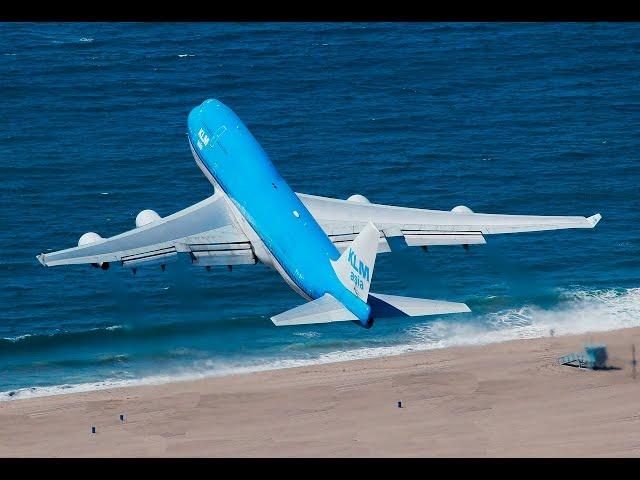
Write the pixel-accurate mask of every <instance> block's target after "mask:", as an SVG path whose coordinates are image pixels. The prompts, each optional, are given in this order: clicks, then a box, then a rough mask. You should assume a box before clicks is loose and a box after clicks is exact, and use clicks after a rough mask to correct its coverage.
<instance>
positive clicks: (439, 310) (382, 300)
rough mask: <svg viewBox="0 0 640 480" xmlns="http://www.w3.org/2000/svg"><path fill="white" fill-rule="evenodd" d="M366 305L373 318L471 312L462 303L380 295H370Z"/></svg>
mask: <svg viewBox="0 0 640 480" xmlns="http://www.w3.org/2000/svg"><path fill="white" fill-rule="evenodd" d="M367 303H368V304H369V305H370V306H371V313H372V315H373V317H374V318H384V317H418V316H422V315H442V314H445V313H466V312H470V311H471V310H470V309H469V307H467V305H466V304H464V303H456V302H445V301H443V300H427V299H426V298H413V297H401V296H399V295H383V294H381V293H370V294H369V298H368V300H367Z"/></svg>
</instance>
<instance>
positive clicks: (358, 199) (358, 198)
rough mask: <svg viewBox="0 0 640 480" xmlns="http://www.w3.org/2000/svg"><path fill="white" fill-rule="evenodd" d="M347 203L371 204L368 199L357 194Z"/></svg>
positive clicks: (348, 199)
mask: <svg viewBox="0 0 640 480" xmlns="http://www.w3.org/2000/svg"><path fill="white" fill-rule="evenodd" d="M347 202H356V203H371V202H370V201H369V199H368V198H367V197H365V196H364V195H360V194H358V193H356V194H355V195H351V196H350V197H349V198H347Z"/></svg>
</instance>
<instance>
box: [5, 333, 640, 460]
mask: <svg viewBox="0 0 640 480" xmlns="http://www.w3.org/2000/svg"><path fill="white" fill-rule="evenodd" d="M591 340H594V341H596V342H604V343H606V344H607V346H608V350H609V356H610V359H611V362H610V363H612V364H614V365H617V366H619V367H621V368H620V369H619V370H607V371H589V370H580V369H577V368H571V367H566V366H559V365H556V364H555V363H554V362H555V359H556V357H558V356H559V355H562V354H564V353H568V352H571V351H578V350H581V349H582V347H583V345H584V344H585V343H588V342H589V341H591ZM634 342H635V343H636V344H638V345H640V328H633V329H625V330H617V331H612V332H606V333H597V334H591V335H579V336H562V337H552V338H541V339H531V340H517V341H511V342H505V343H500V344H492V345H485V346H475V347H459V348H449V349H442V350H432V351H427V352H419V353H411V354H405V355H399V356H393V357H384V358H376V359H369V360H358V361H350V362H342V363H334V364H326V365H317V366H308V367H298V368H291V369H285V370H276V371H269V372H259V373H251V374H242V375H231V376H227V377H218V378H209V379H203V380H196V381H185V382H177V383H172V384H166V385H158V386H139V387H128V388H118V389H112V390H102V391H94V392H87V393H74V394H69V395H59V396H52V397H42V398H31V399H20V400H13V401H8V402H2V403H0V455H1V456H65V457H67V456H133V457H139V456H340V457H352V456H358V457H360V456H364V457H373V456H394V457H395V456H429V457H434V456H435V457H441V456H474V457H477V456H478V457H485V456H492V457H494V456H545V457H547V456H580V457H582V456H638V455H640V403H639V402H638V401H637V400H638V398H639V395H640V378H639V379H638V380H634V379H633V378H632V374H631V367H630V360H631V344H632V343H634ZM398 401H402V405H403V408H398V406H397V402H398ZM120 414H125V415H126V420H125V422H121V421H120V419H119V415H120ZM91 426H95V427H96V433H95V434H92V433H91Z"/></svg>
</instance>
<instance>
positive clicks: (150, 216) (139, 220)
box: [136, 210, 162, 228]
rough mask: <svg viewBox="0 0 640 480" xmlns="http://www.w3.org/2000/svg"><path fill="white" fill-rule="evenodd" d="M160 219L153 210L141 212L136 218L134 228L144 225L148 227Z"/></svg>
mask: <svg viewBox="0 0 640 480" xmlns="http://www.w3.org/2000/svg"><path fill="white" fill-rule="evenodd" d="M161 218H162V217H161V216H160V215H158V214H157V213H156V212H155V211H154V210H142V211H141V212H140V213H139V214H138V215H137V216H136V227H137V228H140V227H144V226H145V225H149V224H150V223H152V222H155V221H157V220H160V219H161Z"/></svg>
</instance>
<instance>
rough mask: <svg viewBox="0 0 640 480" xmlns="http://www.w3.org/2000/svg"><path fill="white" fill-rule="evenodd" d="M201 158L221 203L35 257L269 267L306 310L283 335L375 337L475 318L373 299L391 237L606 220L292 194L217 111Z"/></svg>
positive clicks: (445, 236) (197, 116)
mask: <svg viewBox="0 0 640 480" xmlns="http://www.w3.org/2000/svg"><path fill="white" fill-rule="evenodd" d="M187 123H188V133H187V139H188V142H189V147H190V149H191V153H192V154H193V157H194V159H195V161H196V163H197V165H198V167H200V169H201V170H202V172H203V174H204V175H205V177H206V178H207V179H208V180H209V182H211V184H212V185H213V189H214V193H213V195H212V196H210V197H209V198H206V199H204V200H202V201H201V202H199V203H196V204H194V205H192V206H190V207H188V208H185V209H184V210H180V211H179V212H176V213H174V214H172V215H169V216H167V217H164V218H163V217H160V216H159V215H158V214H157V213H156V212H155V211H153V210H142V211H141V212H140V213H139V214H138V215H137V216H136V220H135V225H136V228H134V229H132V230H129V231H127V232H124V233H121V234H119V235H115V236H113V237H110V238H102V237H101V236H100V235H98V234H97V233H95V232H88V233H85V234H84V235H82V236H81V237H80V239H79V240H78V245H77V246H76V247H73V248H68V249H65V250H60V251H56V252H51V253H42V254H40V255H37V259H38V260H39V261H40V263H41V264H42V265H45V266H54V265H68V264H84V263H87V264H91V265H92V266H94V267H96V268H100V269H102V270H106V269H108V268H109V265H110V264H111V263H119V264H120V265H121V266H122V267H125V268H130V269H132V270H133V273H134V274H135V272H136V270H137V268H138V267H139V266H144V265H158V264H159V265H160V266H161V268H162V270H164V269H165V266H166V265H167V263H169V262H171V261H175V260H177V258H178V255H183V256H184V255H188V256H189V257H190V259H191V262H192V264H193V265H196V266H203V267H205V268H207V269H210V268H211V267H212V266H215V265H222V266H225V265H226V266H227V267H228V268H229V269H231V268H232V266H233V265H241V264H256V263H262V264H264V265H268V266H270V267H272V268H274V269H275V270H276V271H277V272H278V273H279V274H280V275H281V276H282V278H283V279H284V280H285V282H286V283H287V284H288V285H289V286H290V287H291V288H292V289H293V290H294V291H296V292H297V293H298V294H300V295H301V296H302V297H303V298H304V299H306V300H308V303H305V304H303V305H300V306H298V307H295V308H293V309H291V310H288V311H285V312H283V313H280V314H278V315H274V316H273V317H271V320H272V322H273V323H274V324H275V325H276V326H288V325H302V324H313V323H329V322H341V321H352V322H354V323H356V324H357V325H359V326H362V327H364V328H371V327H372V326H373V323H374V320H376V319H378V318H388V317H407V316H425V315H441V314H449V313H463V312H469V311H470V309H469V307H468V306H467V305H466V304H464V303H457V302H448V301H441V300H428V299H422V298H412V297H403V296H398V295H388V294H381V293H373V292H370V291H369V287H370V284H371V279H372V276H373V268H374V264H375V259H376V255H377V254H378V253H385V252H390V251H391V248H390V246H389V243H388V241H387V239H388V238H390V237H403V238H404V240H405V242H406V244H407V245H408V246H420V247H422V248H423V249H425V250H426V249H427V248H428V247H429V246H432V245H462V246H463V247H465V248H468V246H469V245H474V244H484V243H486V241H485V235H494V234H502V233H516V232H532V231H539V230H557V229H566V228H593V227H595V226H596V224H597V223H598V222H599V221H600V219H601V218H602V217H601V215H600V214H595V215H593V216H591V217H588V218H585V217H580V216H532V215H498V214H488V213H474V212H473V211H472V210H471V209H470V208H468V207H466V206H463V205H459V206H457V207H455V208H453V209H452V210H451V211H440V210H423V209H418V208H407V207H397V206H391V205H382V204H376V203H371V202H370V201H369V200H368V199H367V198H366V197H364V196H363V195H360V194H355V195H352V196H350V197H349V198H347V199H346V200H341V199H336V198H328V197H321V196H315V195H306V194H303V193H296V192H294V191H293V190H292V189H291V188H290V187H289V185H288V184H287V182H286V181H285V180H284V179H283V178H282V177H281V176H280V174H279V173H278V171H277V170H276V168H275V166H274V165H273V163H272V162H271V160H270V159H269V157H268V156H267V154H266V152H265V151H264V150H263V149H262V147H261V146H260V144H259V143H258V141H257V140H256V139H255V138H254V137H253V135H252V134H251V133H250V132H249V130H248V129H247V127H246V126H245V125H244V123H243V122H242V121H241V120H240V118H239V117H238V116H237V115H236V114H235V113H234V112H233V111H232V110H231V109H230V108H229V107H227V106H226V105H224V104H223V103H222V102H220V101H218V100H216V99H208V100H205V101H204V102H203V103H202V104H200V105H199V106H196V107H195V108H194V109H193V110H191V112H190V113H189V116H188V122H187Z"/></svg>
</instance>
